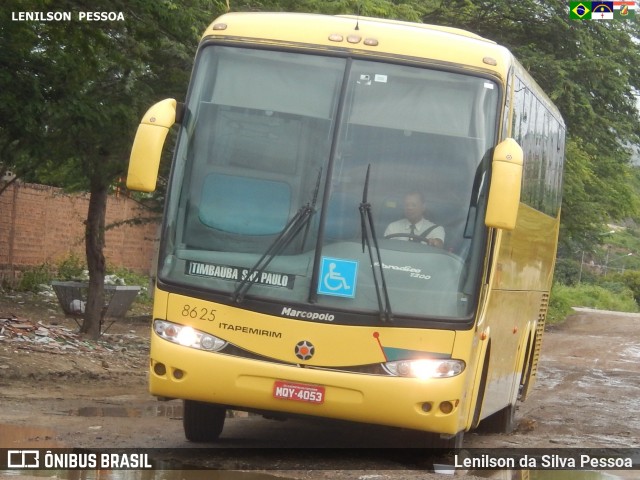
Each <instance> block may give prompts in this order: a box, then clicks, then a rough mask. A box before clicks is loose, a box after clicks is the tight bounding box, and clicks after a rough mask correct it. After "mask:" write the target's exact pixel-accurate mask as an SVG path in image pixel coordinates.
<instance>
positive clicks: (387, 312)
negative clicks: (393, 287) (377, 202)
mask: <svg viewBox="0 0 640 480" xmlns="http://www.w3.org/2000/svg"><path fill="white" fill-rule="evenodd" d="M370 170H371V164H369V166H368V167H367V176H366V178H365V181H364V188H363V190H362V202H361V203H360V229H361V232H362V252H363V253H364V247H365V245H366V247H367V249H368V250H369V260H370V261H371V271H372V273H373V285H374V287H375V289H376V297H377V298H378V310H379V311H380V320H382V321H383V322H385V321H386V322H392V321H393V313H392V312H391V302H390V301H389V290H388V289H387V282H386V280H385V277H384V268H383V266H382V256H381V255H380V247H379V246H378V238H377V237H376V229H375V227H374V224H373V214H372V213H371V204H370V203H369V201H368V198H367V197H368V192H369V173H370ZM372 243H373V249H372V248H371V244H372ZM374 250H375V253H376V257H377V263H378V271H376V262H375V260H374V257H373V251H374ZM378 275H379V276H380V282H379V283H378ZM383 296H384V305H383V304H382V300H383Z"/></svg>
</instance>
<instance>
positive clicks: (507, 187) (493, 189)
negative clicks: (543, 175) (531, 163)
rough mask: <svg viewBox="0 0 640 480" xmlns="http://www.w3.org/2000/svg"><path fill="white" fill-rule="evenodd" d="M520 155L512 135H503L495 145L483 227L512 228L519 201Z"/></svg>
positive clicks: (522, 155) (522, 154)
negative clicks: (510, 136) (503, 138)
mask: <svg viewBox="0 0 640 480" xmlns="http://www.w3.org/2000/svg"><path fill="white" fill-rule="evenodd" d="M523 158H524V153H523V152H522V147H520V145H518V142H516V141H515V140H514V139H513V138H507V139H505V140H503V141H502V142H500V143H499V144H498V145H496V148H495V149H494V151H493V163H492V167H491V170H492V171H491V186H490V188H489V202H488V204H487V214H486V216H485V224H486V225H487V227H494V228H501V229H503V230H513V229H514V228H515V226H516V220H517V218H518V207H519V205H520V189H521V186H522V164H523Z"/></svg>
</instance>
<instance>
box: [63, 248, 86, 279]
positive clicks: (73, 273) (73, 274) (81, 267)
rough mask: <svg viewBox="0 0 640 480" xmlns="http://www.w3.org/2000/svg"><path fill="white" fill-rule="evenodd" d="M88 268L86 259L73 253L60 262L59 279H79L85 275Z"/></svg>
mask: <svg viewBox="0 0 640 480" xmlns="http://www.w3.org/2000/svg"><path fill="white" fill-rule="evenodd" d="M86 269H87V265H86V263H85V261H84V260H83V259H82V258H80V257H78V256H77V255H76V254H75V253H71V254H70V255H69V256H68V257H66V258H64V259H63V260H61V261H60V262H59V263H58V274H57V276H56V277H57V279H58V280H77V279H80V278H82V277H83V273H84V271H85V270H86Z"/></svg>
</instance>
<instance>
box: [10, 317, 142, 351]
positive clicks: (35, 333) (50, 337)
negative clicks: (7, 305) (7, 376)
mask: <svg viewBox="0 0 640 480" xmlns="http://www.w3.org/2000/svg"><path fill="white" fill-rule="evenodd" d="M3 344H4V345H7V346H11V347H12V348H17V349H28V350H31V351H41V352H48V353H56V354H68V353H82V352H93V353H116V352H123V351H129V352H130V353H131V350H134V351H141V352H143V351H145V350H146V349H147V347H148V340H147V339H145V338H142V337H140V336H138V335H136V334H135V331H133V330H132V331H130V332H129V333H127V334H104V335H102V336H101V337H100V339H99V340H97V341H92V340H87V339H85V338H83V337H82V335H80V334H79V333H77V332H75V331H73V330H72V329H70V328H67V327H64V326H61V325H46V324H44V323H42V322H37V323H34V322H32V321H30V320H26V319H21V318H18V317H15V316H13V315H10V316H7V315H0V346H2V345H3Z"/></svg>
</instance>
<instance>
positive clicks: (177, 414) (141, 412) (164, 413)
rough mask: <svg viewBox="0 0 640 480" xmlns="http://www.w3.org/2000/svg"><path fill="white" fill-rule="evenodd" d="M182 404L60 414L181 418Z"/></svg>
mask: <svg viewBox="0 0 640 480" xmlns="http://www.w3.org/2000/svg"><path fill="white" fill-rule="evenodd" d="M182 413H183V409H182V402H181V403H179V404H167V403H158V404H157V405H153V406H148V407H143V408H142V407H122V406H110V405H105V406H90V407H80V408H78V409H75V410H68V411H66V412H63V413H62V414H66V415H70V416H77V417H120V418H141V417H166V418H182Z"/></svg>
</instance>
